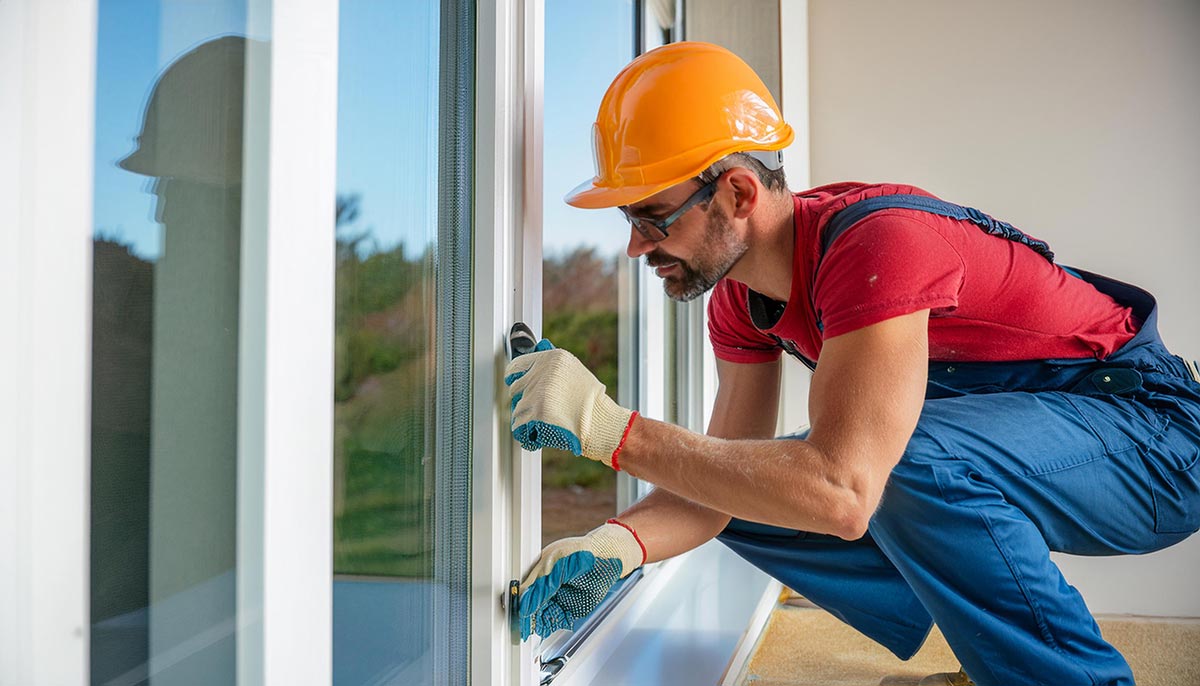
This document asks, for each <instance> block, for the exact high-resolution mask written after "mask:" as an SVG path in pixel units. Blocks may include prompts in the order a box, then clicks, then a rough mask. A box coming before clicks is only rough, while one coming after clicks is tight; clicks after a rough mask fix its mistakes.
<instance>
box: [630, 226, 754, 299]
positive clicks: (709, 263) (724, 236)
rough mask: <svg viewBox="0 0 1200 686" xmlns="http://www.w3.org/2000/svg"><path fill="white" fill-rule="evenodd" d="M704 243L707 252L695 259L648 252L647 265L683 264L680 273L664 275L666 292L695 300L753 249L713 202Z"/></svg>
mask: <svg viewBox="0 0 1200 686" xmlns="http://www.w3.org/2000/svg"><path fill="white" fill-rule="evenodd" d="M702 246H703V247H702V249H703V252H702V253H701V254H698V255H697V256H696V257H694V258H692V261H691V262H687V261H685V260H682V259H679V258H678V257H674V256H672V255H670V254H668V253H665V252H662V251H660V250H655V251H653V252H651V253H649V254H647V255H646V264H648V265H649V266H651V267H661V266H662V265H665V264H671V263H672V262H675V263H676V264H677V265H678V266H679V272H680V273H679V274H673V275H670V276H664V277H662V280H663V291H665V292H666V294H667V296H668V297H669V298H671V299H672V300H677V301H679V302H687V301H689V300H694V299H696V298H697V297H699V296H700V295H701V294H703V293H704V292H705V291H708V290H709V289H711V288H712V287H713V286H715V285H717V282H718V281H720V280H721V279H722V278H724V277H725V275H726V274H728V273H729V270H730V269H733V265H734V264H736V263H737V261H738V260H739V259H741V257H742V255H745V254H746V250H747V249H748V248H749V246H748V245H746V242H745V241H743V240H742V239H741V238H739V237H738V235H737V234H736V233H735V232H734V231H733V229H732V227H731V226H730V225H729V217H728V215H726V214H725V213H724V211H723V210H722V209H721V208H720V207H719V206H717V205H712V206H711V209H710V210H709V215H708V223H707V224H706V225H705V227H704V242H703V244H702Z"/></svg>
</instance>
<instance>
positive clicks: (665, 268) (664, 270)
mask: <svg viewBox="0 0 1200 686" xmlns="http://www.w3.org/2000/svg"><path fill="white" fill-rule="evenodd" d="M678 266H679V263H678V262H670V263H668V264H663V265H659V266H658V267H656V268H655V270H654V273H655V274H657V275H658V277H659V278H660V279H661V278H663V277H665V276H666V275H667V274H670V273H671V271H672V270H673V269H675V268H676V267H678Z"/></svg>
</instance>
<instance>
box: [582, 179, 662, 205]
mask: <svg viewBox="0 0 1200 686" xmlns="http://www.w3.org/2000/svg"><path fill="white" fill-rule="evenodd" d="M685 180H686V179H685ZM596 181H597V179H596V178H595V177H592V178H590V179H588V180H587V181H584V182H583V183H581V184H579V185H578V186H576V187H575V188H573V189H571V192H570V193H567V194H566V195H565V196H564V197H563V200H565V201H566V203H567V204H568V205H570V206H571V207H578V208H580V209H582V210H601V209H605V208H608V207H622V206H625V205H632V204H633V203H635V202H637V201H639V200H645V199H646V198H649V197H650V196H652V195H654V194H655V193H657V192H659V191H661V190H665V189H666V188H669V187H670V186H663V185H662V184H644V185H641V186H623V187H621V188H606V187H604V186H597V185H596Z"/></svg>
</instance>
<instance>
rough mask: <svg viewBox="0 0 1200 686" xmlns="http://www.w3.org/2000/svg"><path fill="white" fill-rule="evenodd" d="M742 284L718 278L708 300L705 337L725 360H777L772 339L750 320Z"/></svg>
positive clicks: (751, 362)
mask: <svg viewBox="0 0 1200 686" xmlns="http://www.w3.org/2000/svg"><path fill="white" fill-rule="evenodd" d="M747 293H748V291H747V289H746V287H745V285H743V284H739V283H736V282H733V281H730V280H729V279H721V280H720V281H718V282H717V285H716V286H715V287H714V288H713V292H712V297H710V298H709V299H708V339H709V341H710V342H711V343H712V347H713V354H714V355H716V357H717V359H719V360H725V361H726V362H740V363H744V364H753V363H758V362H773V361H774V360H778V359H779V355H780V348H779V344H778V343H777V342H776V341H775V339H773V338H771V337H770V336H768V335H766V334H765V333H763V332H761V331H759V330H758V329H757V328H756V327H755V326H754V324H753V323H752V322H751V321H750V312H749V310H748V309H747V305H746V296H747Z"/></svg>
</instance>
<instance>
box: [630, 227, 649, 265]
mask: <svg viewBox="0 0 1200 686" xmlns="http://www.w3.org/2000/svg"><path fill="white" fill-rule="evenodd" d="M652 250H654V241H652V240H650V239H649V238H646V237H645V236H643V235H642V232H641V231H638V230H637V229H635V228H633V226H632V225H631V226H630V227H629V245H627V246H625V254H626V255H628V256H630V257H632V258H633V259H635V260H636V259H637V258H639V257H641V256H642V255H645V254H646V253H648V252H650V251H652Z"/></svg>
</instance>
